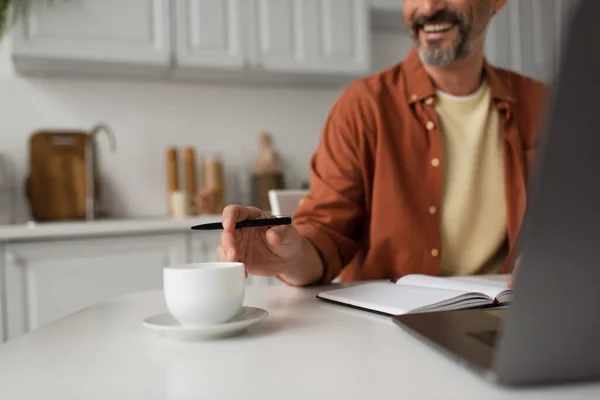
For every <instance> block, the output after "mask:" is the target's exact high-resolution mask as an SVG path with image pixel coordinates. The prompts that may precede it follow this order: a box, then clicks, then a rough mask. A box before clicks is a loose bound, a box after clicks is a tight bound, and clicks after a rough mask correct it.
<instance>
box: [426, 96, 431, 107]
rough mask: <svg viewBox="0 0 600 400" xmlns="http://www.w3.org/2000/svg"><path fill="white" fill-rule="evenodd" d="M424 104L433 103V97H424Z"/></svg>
mask: <svg viewBox="0 0 600 400" xmlns="http://www.w3.org/2000/svg"><path fill="white" fill-rule="evenodd" d="M425 104H427V105H428V106H430V105H432V104H433V97H428V98H426V99H425Z"/></svg>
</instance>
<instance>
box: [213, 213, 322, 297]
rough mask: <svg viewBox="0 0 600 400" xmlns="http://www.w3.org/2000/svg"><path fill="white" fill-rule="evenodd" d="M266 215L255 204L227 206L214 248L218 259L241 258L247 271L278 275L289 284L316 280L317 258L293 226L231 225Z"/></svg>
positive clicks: (314, 251)
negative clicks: (219, 239)
mask: <svg viewBox="0 0 600 400" xmlns="http://www.w3.org/2000/svg"><path fill="white" fill-rule="evenodd" d="M270 216H271V215H270V214H268V213H266V212H264V211H261V210H260V209H258V208H256V207H243V206H227V207H226V208H225V210H224V211H223V216H222V224H223V233H222V234H221V244H220V246H219V248H218V249H217V253H218V256H219V258H220V259H221V261H230V262H234V261H241V262H243V263H244V264H246V272H247V273H249V274H252V275H261V276H280V277H282V278H283V279H284V280H286V281H288V282H289V283H290V284H296V285H307V284H310V283H312V282H314V281H316V280H318V279H319V277H320V275H321V274H322V264H321V262H320V258H318V256H317V253H316V250H315V249H314V247H313V246H312V245H310V244H309V243H308V241H307V240H306V239H304V238H303V237H302V236H300V234H299V233H298V231H297V230H296V229H295V228H294V227H293V226H291V225H280V226H275V227H272V228H269V227H253V228H243V229H235V224H236V223H237V222H239V221H243V220H247V219H257V218H264V217H270Z"/></svg>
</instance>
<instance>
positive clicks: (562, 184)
mask: <svg viewBox="0 0 600 400" xmlns="http://www.w3.org/2000/svg"><path fill="white" fill-rule="evenodd" d="M598 15H600V1H598V0H583V1H580V2H579V4H578V7H577V9H575V10H574V12H573V14H571V18H572V19H571V24H570V25H569V31H568V33H567V36H566V37H565V38H566V39H567V41H566V42H565V43H566V46H564V50H563V54H562V61H561V68H560V71H559V73H558V75H557V78H556V81H555V84H554V89H553V91H554V98H553V99H552V104H551V108H550V110H549V111H550V112H549V113H548V118H547V120H546V126H545V129H546V130H545V133H544V136H543V139H542V141H541V142H540V148H539V150H538V151H539V153H538V156H537V157H538V158H537V161H536V164H537V165H536V166H535V171H534V174H533V179H532V182H531V186H530V189H531V190H530V194H529V200H528V204H527V210H526V214H525V216H524V220H523V226H522V229H521V232H520V237H519V247H520V249H521V250H522V251H521V260H520V262H519V269H518V270H517V272H516V275H515V283H514V290H515V292H514V297H513V301H512V303H511V306H510V307H509V308H507V309H503V310H493V309H484V310H481V309H480V310H462V311H449V312H433V313H420V314H405V315H399V316H394V317H393V321H394V322H395V323H396V324H397V325H398V326H399V327H401V328H403V329H405V330H406V331H408V332H410V333H412V334H414V335H416V336H417V337H418V338H420V339H422V340H423V341H425V342H426V343H428V344H430V345H432V346H434V347H435V348H437V349H439V350H441V351H442V352H444V353H445V354H446V355H449V356H450V357H452V358H453V359H455V360H457V361H459V362H460V363H463V364H465V365H467V366H469V367H472V368H473V369H474V370H476V371H478V372H481V373H483V374H484V375H485V376H486V377H488V378H489V379H491V380H493V381H494V382H496V383H498V384H500V385H508V386H521V385H539V384H557V383H566V382H575V381H589V380H596V379H599V378H600V109H599V104H600V102H599V101H598V100H597V98H598V95H599V93H600V73H599V72H600V46H599V45H598V43H600V27H599V26H598V25H597V21H596V20H597V16H598ZM517 106H518V105H517Z"/></svg>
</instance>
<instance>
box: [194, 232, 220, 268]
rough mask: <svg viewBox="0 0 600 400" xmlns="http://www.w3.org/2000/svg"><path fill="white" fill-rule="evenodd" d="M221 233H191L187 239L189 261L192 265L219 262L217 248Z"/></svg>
mask: <svg viewBox="0 0 600 400" xmlns="http://www.w3.org/2000/svg"><path fill="white" fill-rule="evenodd" d="M220 243H221V232H220V231H216V232H192V233H191V234H190V238H189V260H190V262H193V263H199V262H214V261H219V257H218V255H217V247H219V244H220Z"/></svg>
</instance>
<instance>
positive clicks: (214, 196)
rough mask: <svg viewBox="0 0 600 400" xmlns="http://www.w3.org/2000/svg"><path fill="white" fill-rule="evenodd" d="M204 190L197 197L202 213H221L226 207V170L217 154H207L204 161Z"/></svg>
mask: <svg viewBox="0 0 600 400" xmlns="http://www.w3.org/2000/svg"><path fill="white" fill-rule="evenodd" d="M202 177H203V185H202V190H200V192H199V193H198V195H197V197H196V201H197V207H198V210H199V213H200V214H220V213H221V212H223V209H224V208H225V171H224V166H223V161H222V160H221V158H220V157H219V156H217V155H212V156H207V157H206V158H205V159H204V161H203V162H202Z"/></svg>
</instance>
